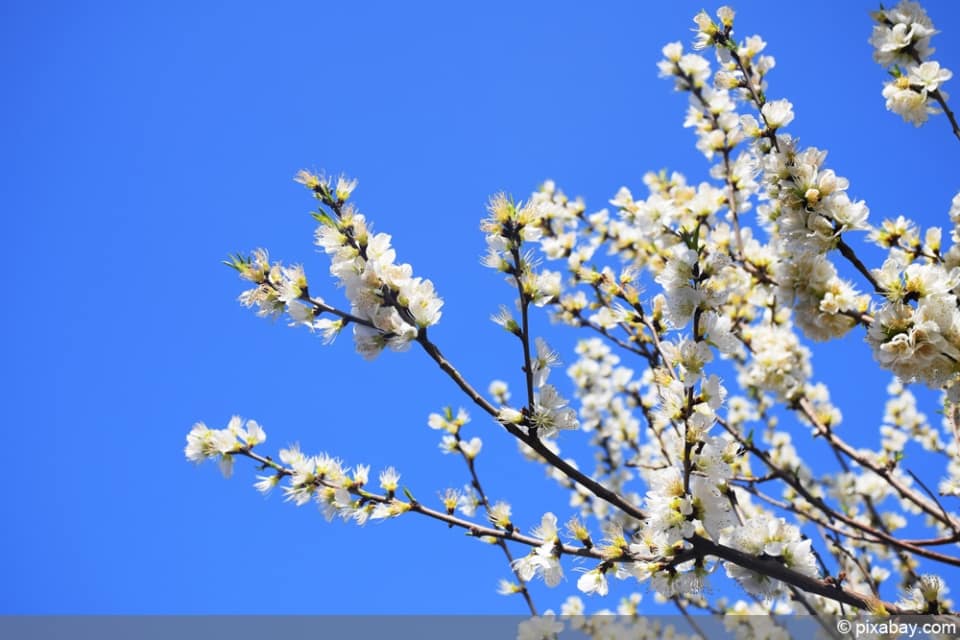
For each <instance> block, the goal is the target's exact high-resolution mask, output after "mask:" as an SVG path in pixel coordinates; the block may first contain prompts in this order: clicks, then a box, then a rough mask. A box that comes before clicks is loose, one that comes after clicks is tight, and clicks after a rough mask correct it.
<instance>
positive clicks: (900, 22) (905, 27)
mask: <svg viewBox="0 0 960 640" xmlns="http://www.w3.org/2000/svg"><path fill="white" fill-rule="evenodd" d="M873 17H874V19H875V20H876V22H877V24H876V25H875V26H874V27H873V34H872V35H871V36H870V44H871V45H873V49H874V50H873V58H874V60H876V61H877V62H878V63H880V64H881V65H883V66H884V67H885V68H887V69H888V71H889V72H890V75H891V76H892V79H891V80H889V81H888V82H887V83H886V84H884V86H883V97H884V98H886V100H887V110H888V111H893V112H894V113H896V114H898V115H899V116H901V117H902V118H903V119H904V120H905V121H907V122H912V123H913V124H914V126H917V127H919V126H920V125H922V124H923V123H924V122H926V121H927V118H928V117H929V116H930V114H934V113H940V109H939V108H938V106H937V102H941V101H946V99H947V97H948V96H947V94H946V93H945V92H944V91H943V89H942V88H941V87H942V85H943V83H945V82H946V81H947V80H949V79H950V78H952V77H953V72H952V71H950V70H949V69H945V68H943V67H941V66H940V63H939V62H937V61H936V60H930V56H931V55H932V54H933V52H934V49H933V47H931V46H930V39H931V38H932V37H933V35H934V34H936V33H937V30H936V29H934V26H933V22H931V20H930V17H929V16H928V15H927V12H926V11H924V9H923V7H921V6H920V4H919V3H917V2H912V1H911V0H901V1H900V2H899V3H898V4H897V6H895V7H893V8H892V9H880V10H879V11H877V12H875V13H874V14H873ZM941 104H942V102H941Z"/></svg>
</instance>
